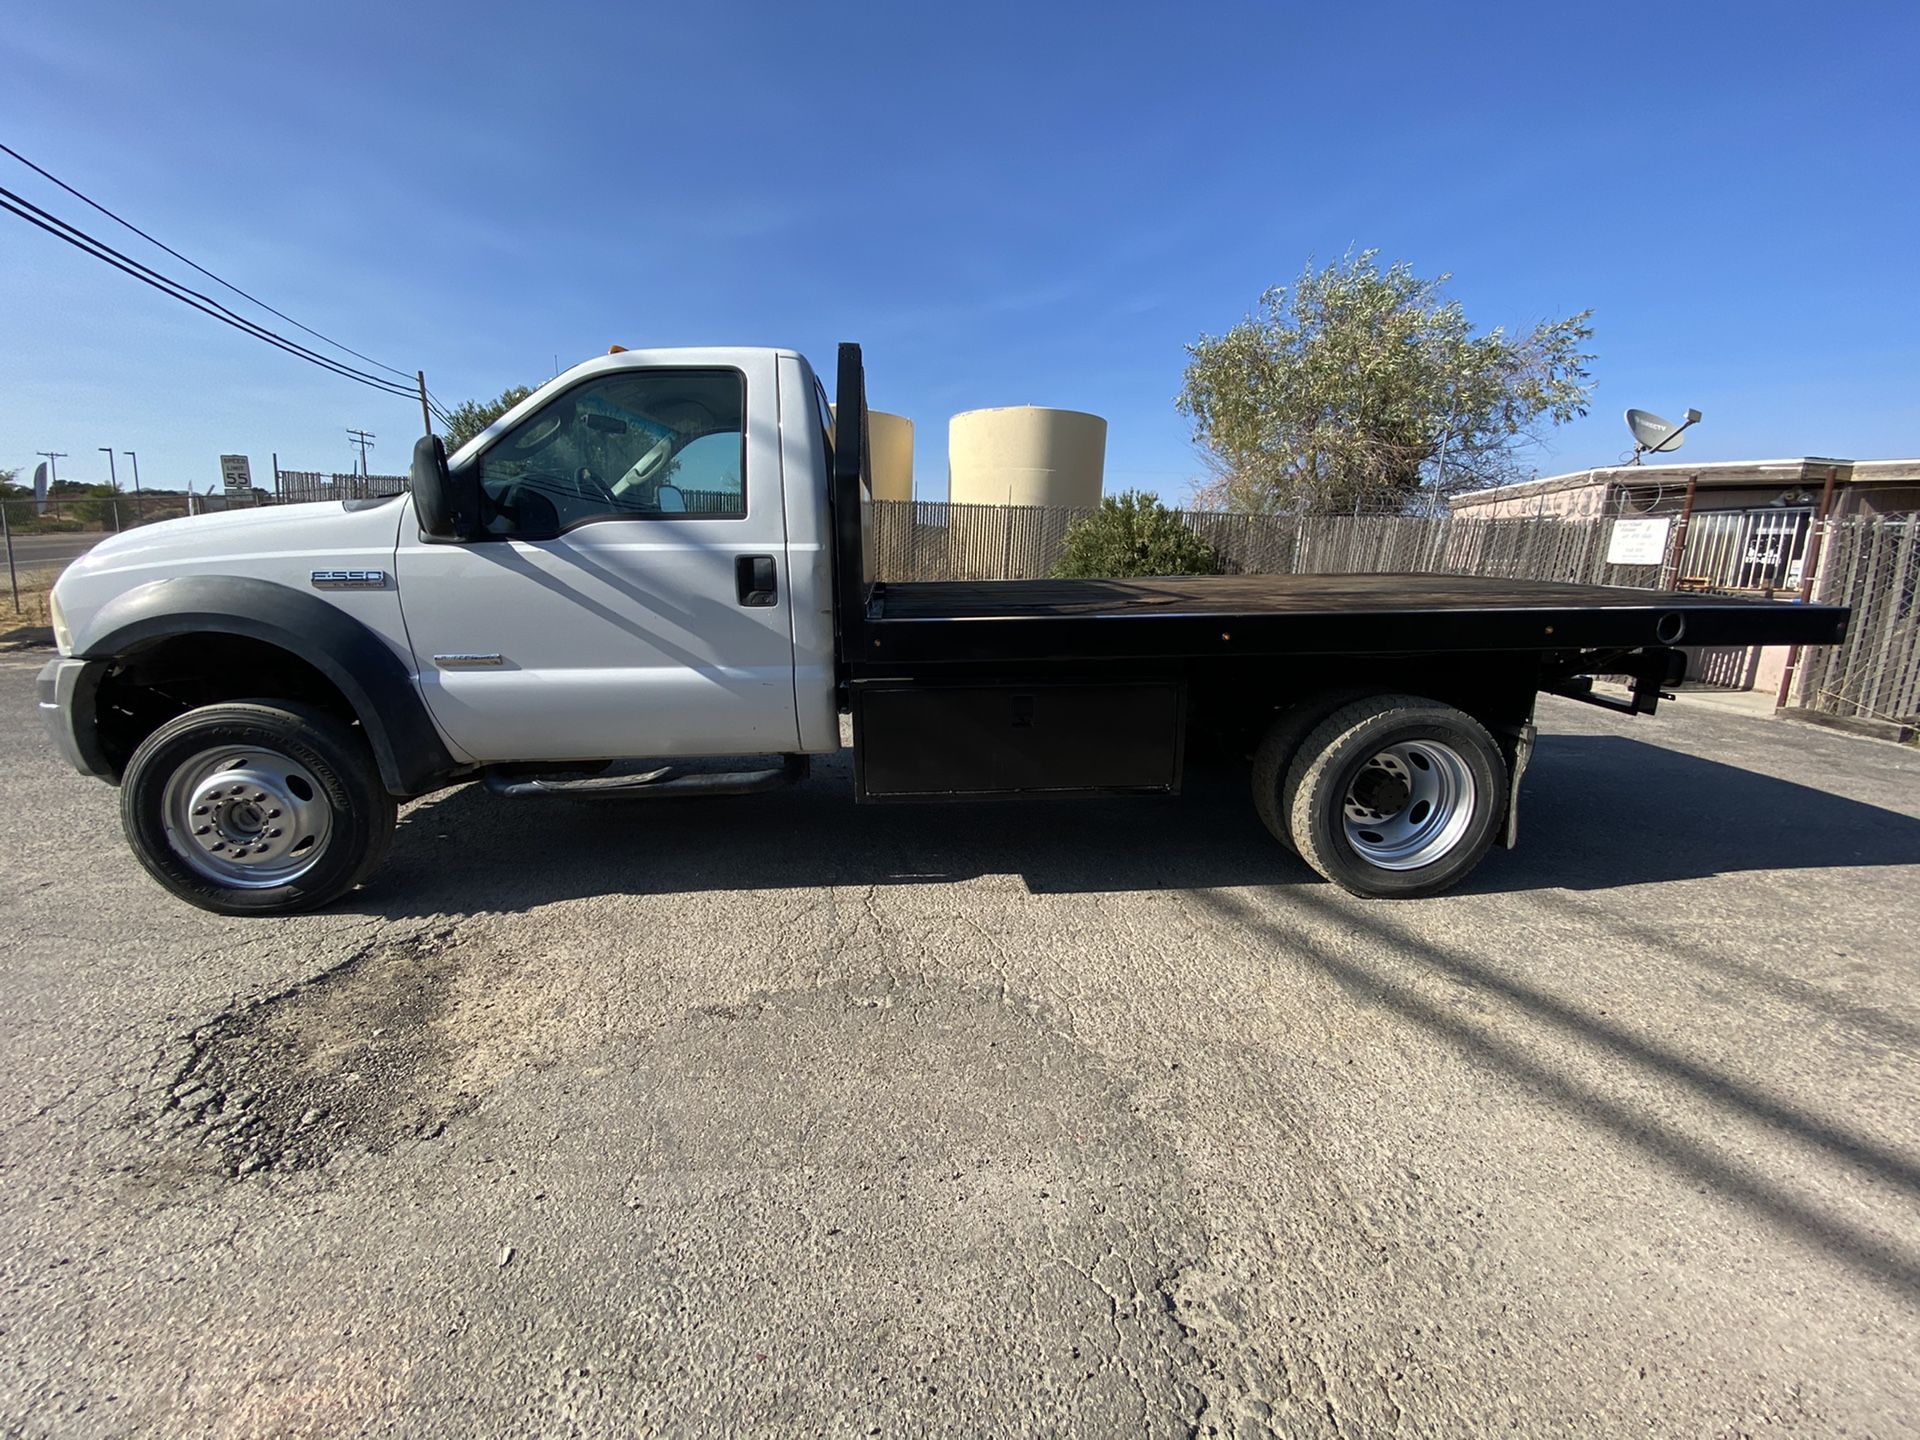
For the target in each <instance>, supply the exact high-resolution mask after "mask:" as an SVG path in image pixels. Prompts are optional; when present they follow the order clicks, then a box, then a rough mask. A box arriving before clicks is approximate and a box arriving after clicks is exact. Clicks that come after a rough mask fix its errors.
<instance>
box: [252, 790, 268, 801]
mask: <svg viewBox="0 0 1920 1440" xmlns="http://www.w3.org/2000/svg"><path fill="white" fill-rule="evenodd" d="M253 798H254V799H256V800H264V799H266V798H267V792H266V791H264V790H256V791H254V792H253Z"/></svg>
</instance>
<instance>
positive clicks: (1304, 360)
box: [1175, 250, 1593, 513]
mask: <svg viewBox="0 0 1920 1440" xmlns="http://www.w3.org/2000/svg"><path fill="white" fill-rule="evenodd" d="M1377 254H1378V252H1376V251H1373V250H1365V251H1361V252H1360V253H1359V254H1355V255H1349V256H1347V257H1346V259H1344V260H1342V261H1341V262H1340V263H1338V264H1335V265H1329V266H1328V267H1327V268H1326V269H1324V270H1315V269H1314V268H1313V266H1311V265H1309V266H1307V268H1306V269H1305V270H1303V271H1302V272H1301V274H1300V278H1299V279H1298V280H1297V281H1295V282H1294V284H1293V286H1292V287H1291V288H1289V287H1286V286H1280V287H1278V288H1275V289H1272V290H1269V291H1267V293H1266V294H1265V295H1263V296H1261V297H1260V311H1259V313H1258V314H1255V315H1250V316H1248V317H1247V318H1246V319H1245V320H1243V321H1241V322H1240V323H1239V324H1238V325H1236V326H1234V327H1233V328H1232V329H1231V330H1229V331H1228V332H1227V333H1226V334H1225V335H1219V336H1214V335H1203V336H1201V337H1200V339H1199V340H1198V341H1196V342H1195V343H1193V344H1192V345H1189V346H1188V347H1187V355H1188V360H1187V371H1186V383H1185V385H1184V386H1183V388H1182V389H1181V391H1180V395H1179V397H1178V399H1177V401H1176V402H1175V403H1176V404H1177V405H1178V406H1179V408H1180V411H1181V413H1183V414H1185V415H1186V416H1188V417H1189V418H1190V419H1191V420H1192V421H1193V438H1194V440H1195V441H1196V442H1197V443H1198V444H1199V445H1200V446H1201V447H1202V449H1203V450H1204V452H1205V453H1206V456H1207V461H1208V464H1209V466H1210V468H1211V469H1212V471H1213V480H1212V481H1211V482H1210V483H1209V484H1207V485H1206V486H1204V487H1202V488H1201V490H1200V492H1199V499H1200V500H1201V501H1202V503H1205V504H1208V505H1211V506H1215V507H1218V508H1222V509H1231V510H1249V511H1255V512H1305V513H1328V512H1331V513H1341V512H1347V511H1353V510H1360V509H1366V510H1382V509H1385V510H1422V509H1434V508H1438V507H1439V506H1441V505H1442V504H1444V500H1445V497H1446V496H1447V495H1449V494H1452V493H1454V492H1456V491H1460V490H1467V489H1478V488H1480V487H1481V486H1484V485H1491V484H1498V483H1500V482H1502V481H1505V480H1509V479H1513V478H1516V477H1517V476H1518V475H1519V473H1520V457H1521V452H1522V451H1524V450H1525V449H1526V447H1528V446H1529V445H1532V444H1534V443H1536V442H1537V441H1538V440H1539V438H1540V436H1541V434H1542V433H1543V430H1544V428H1545V426H1547V425H1560V424H1564V423H1565V422H1567V421H1568V420H1571V419H1573V418H1574V417H1575V416H1578V415H1584V414H1586V412H1587V402H1588V399H1589V398H1590V396H1591V394H1592V386H1591V384H1590V383H1589V376H1588V372H1587V368H1586V367H1587V362H1588V361H1590V360H1591V359H1592V358H1593V357H1592V356H1591V355H1590V354H1588V353H1586V351H1585V350H1583V349H1582V346H1583V345H1585V343H1586V342H1587V341H1588V340H1590V339H1591V338H1592V337H1593V326H1592V325H1591V324H1589V323H1588V321H1589V319H1590V317H1591V316H1592V314H1593V312H1592V311H1591V310H1583V311H1581V312H1580V313H1579V314H1577V315H1570V316H1568V317H1567V318H1566V319H1564V320H1555V321H1551V322H1545V321H1543V322H1542V323H1540V324H1538V325H1535V326H1534V327H1533V328H1532V329H1530V330H1528V331H1527V332H1526V333H1524V334H1520V335H1511V336H1510V335H1508V334H1507V333H1506V332H1505V331H1504V330H1502V329H1497V328H1496V329H1494V330H1490V331H1488V332H1487V333H1486V334H1484V335H1476V334H1474V333H1473V327H1472V325H1471V324H1470V323H1469V322H1468V320H1467V317H1466V313H1465V312H1464V311H1463V310H1462V309H1461V307H1460V302H1459V301H1457V300H1450V299H1447V298H1445V296H1444V295H1443V294H1442V293H1441V292H1442V290H1443V289H1444V287H1445V285H1446V283H1447V281H1448V280H1449V279H1451V278H1452V277H1451V276H1449V275H1440V276H1438V277H1436V278H1434V279H1432V280H1423V279H1421V278H1420V277H1419V276H1417V275H1415V274H1414V273H1413V270H1412V267H1411V266H1409V265H1407V264H1406V263H1405V262H1402V263H1400V264H1397V265H1392V266H1389V267H1388V268H1386V269H1384V270H1383V269H1381V268H1380V265H1379V263H1378V260H1377Z"/></svg>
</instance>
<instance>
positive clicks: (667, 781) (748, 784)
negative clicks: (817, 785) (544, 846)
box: [483, 755, 813, 800]
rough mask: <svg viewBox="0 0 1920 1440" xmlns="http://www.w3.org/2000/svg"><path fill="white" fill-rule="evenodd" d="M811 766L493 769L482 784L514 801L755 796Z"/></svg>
mask: <svg viewBox="0 0 1920 1440" xmlns="http://www.w3.org/2000/svg"><path fill="white" fill-rule="evenodd" d="M812 764H813V762H812V758H811V757H810V756H806V755H782V756H781V757H780V765H779V767H778V768H777V769H770V770H704V771H696V772H695V773H693V774H691V775H680V774H676V773H675V772H674V769H673V767H672V766H670V765H669V766H663V767H662V768H660V769H658V770H649V771H647V772H646V773H645V774H644V775H629V776H623V777H620V778H618V779H607V778H604V777H601V776H584V777H582V776H574V777H569V778H561V777H559V776H549V777H544V778H543V777H541V776H537V775H535V776H512V775H507V774H502V773H501V772H500V771H497V770H489V771H487V772H486V774H485V776H484V777H483V783H484V784H485V785H486V787H487V790H488V792H489V793H490V794H494V795H507V796H511V797H514V798H516V799H517V798H522V797H525V796H529V795H573V796H579V797H581V798H583V799H587V800H600V799H607V800H647V799H663V800H671V799H676V798H684V797H687V796H693V795H757V794H759V793H760V792H761V791H762V790H780V789H784V788H785V787H786V786H788V785H796V784H798V783H799V782H800V781H802V780H804V779H806V778H807V774H808V771H809V770H810V769H811V768H812Z"/></svg>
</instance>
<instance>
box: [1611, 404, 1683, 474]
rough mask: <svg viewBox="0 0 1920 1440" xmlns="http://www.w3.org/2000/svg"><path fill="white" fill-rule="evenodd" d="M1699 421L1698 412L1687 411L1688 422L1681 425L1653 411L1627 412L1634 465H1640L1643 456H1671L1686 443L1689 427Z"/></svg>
mask: <svg viewBox="0 0 1920 1440" xmlns="http://www.w3.org/2000/svg"><path fill="white" fill-rule="evenodd" d="M1699 419H1700V412H1699V411H1698V410H1689V411H1687V418H1686V420H1685V421H1684V422H1683V423H1682V424H1679V425H1676V424H1674V423H1673V422H1672V421H1671V420H1665V419H1662V418H1661V417H1660V416H1658V415H1656V414H1654V413H1653V412H1652V411H1651V410H1629V411H1627V429H1629V430H1631V431H1632V432H1633V463H1634V464H1636V465H1638V464H1639V463H1640V457H1641V455H1643V454H1651V455H1671V454H1672V453H1673V452H1674V451H1676V450H1678V449H1679V448H1680V447H1681V446H1682V445H1683V444H1685V443H1686V430H1687V427H1688V426H1689V425H1693V424H1696V423H1697V422H1698V421H1699Z"/></svg>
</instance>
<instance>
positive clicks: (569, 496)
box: [473, 370, 747, 538]
mask: <svg viewBox="0 0 1920 1440" xmlns="http://www.w3.org/2000/svg"><path fill="white" fill-rule="evenodd" d="M745 421H746V381H745V378H744V377H743V376H741V374H740V373H739V372H738V371H736V370H628V371H616V372H615V373H613V374H610V375H602V376H599V377H598V378H596V379H593V380H588V381H586V382H585V383H583V384H580V385H576V386H574V387H573V388H572V389H570V390H567V391H566V392H564V393H563V394H560V395H556V396H555V397H554V398H553V399H552V400H550V401H548V402H547V403H546V404H545V405H543V406H541V407H540V409H538V410H536V411H534V413H533V414H531V415H529V416H528V417H527V418H526V419H524V420H522V421H521V422H520V423H519V424H518V425H516V426H514V427H513V428H512V429H511V430H509V431H507V432H506V434H504V435H502V436H501V437H500V438H499V439H498V440H496V441H495V442H494V443H493V444H492V445H490V446H488V447H487V449H486V450H485V451H484V452H482V453H481V454H480V455H479V456H478V457H476V459H475V461H474V462H473V463H475V464H477V465H479V466H480V467H481V471H480V488H481V491H482V493H483V494H484V496H485V511H486V528H487V533H488V534H490V535H498V536H520V537H523V538H538V537H541V536H553V535H558V534H560V533H562V532H563V531H567V530H571V529H574V528H575V527H576V526H580V525H586V524H590V523H592V522H594V521H596V520H649V519H653V520H658V519H666V518H682V519H710V520H738V519H742V518H744V517H745V515H746V513H747V494H746V485H745V479H746V424H745Z"/></svg>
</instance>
